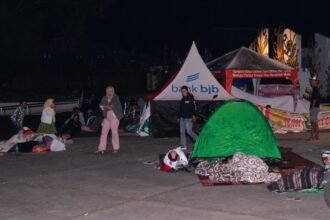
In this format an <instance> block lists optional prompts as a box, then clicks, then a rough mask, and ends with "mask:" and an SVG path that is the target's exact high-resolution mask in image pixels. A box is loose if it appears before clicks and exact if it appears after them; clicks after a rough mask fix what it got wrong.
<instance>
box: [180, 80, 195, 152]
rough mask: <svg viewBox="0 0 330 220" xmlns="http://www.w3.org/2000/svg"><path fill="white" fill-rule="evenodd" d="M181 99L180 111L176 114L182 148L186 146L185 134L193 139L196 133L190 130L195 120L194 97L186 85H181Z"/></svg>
mask: <svg viewBox="0 0 330 220" xmlns="http://www.w3.org/2000/svg"><path fill="white" fill-rule="evenodd" d="M181 94H182V99H181V102H180V111H179V114H178V121H179V122H180V142H181V147H182V148H183V149H186V148H187V140H186V134H188V135H189V136H190V137H191V138H192V139H193V140H194V141H195V140H196V138H197V135H196V134H195V133H194V132H193V130H192V124H193V122H195V121H196V117H195V111H196V105H195V99H194V96H193V95H192V94H191V93H189V91H188V87H187V86H182V87H181Z"/></svg>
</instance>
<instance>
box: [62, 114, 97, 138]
mask: <svg viewBox="0 0 330 220" xmlns="http://www.w3.org/2000/svg"><path fill="white" fill-rule="evenodd" d="M61 131H62V132H66V133H70V134H72V135H76V134H77V133H80V132H81V131H85V132H92V129H90V128H89V127H88V126H86V123H85V117H84V114H83V113H82V112H81V111H80V109H79V108H78V107H74V108H73V114H72V115H71V116H70V118H68V119H67V120H66V121H65V122H64V125H63V126H62V129H61Z"/></svg>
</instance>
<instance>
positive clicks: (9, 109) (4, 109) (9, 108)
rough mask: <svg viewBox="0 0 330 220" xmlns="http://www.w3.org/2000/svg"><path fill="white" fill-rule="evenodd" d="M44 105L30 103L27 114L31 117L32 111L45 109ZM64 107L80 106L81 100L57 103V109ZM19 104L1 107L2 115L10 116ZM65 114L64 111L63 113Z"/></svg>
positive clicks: (0, 113) (0, 112)
mask: <svg viewBox="0 0 330 220" xmlns="http://www.w3.org/2000/svg"><path fill="white" fill-rule="evenodd" d="M43 105H44V103H43V102H34V103H30V104H29V103H28V107H27V110H26V114H27V115H29V114H30V112H31V111H32V109H36V108H41V111H42V108H43ZM63 105H70V106H71V107H72V105H74V106H80V100H79V99H75V100H72V101H60V102H55V109H56V106H63ZM17 106H18V104H16V105H7V106H1V107H0V115H10V114H11V113H12V112H13V111H14V110H15V109H16V108H17ZM41 111H40V113H41ZM67 111H72V108H70V109H68V110H67ZM61 112H63V111H61Z"/></svg>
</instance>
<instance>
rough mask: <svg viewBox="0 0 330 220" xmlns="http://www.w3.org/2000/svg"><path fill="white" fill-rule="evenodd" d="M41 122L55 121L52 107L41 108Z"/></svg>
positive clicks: (49, 122)
mask: <svg viewBox="0 0 330 220" xmlns="http://www.w3.org/2000/svg"><path fill="white" fill-rule="evenodd" d="M41 122H42V123H46V124H51V123H52V122H55V112H54V109H52V108H50V107H47V108H44V109H43V110H42V114H41Z"/></svg>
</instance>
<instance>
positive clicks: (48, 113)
mask: <svg viewBox="0 0 330 220" xmlns="http://www.w3.org/2000/svg"><path fill="white" fill-rule="evenodd" d="M37 132H38V133H46V134H56V133H57V130H56V127H55V104H54V99H47V100H46V101H45V103H44V108H43V110H42V114H41V122H40V124H39V127H38V130H37Z"/></svg>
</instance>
